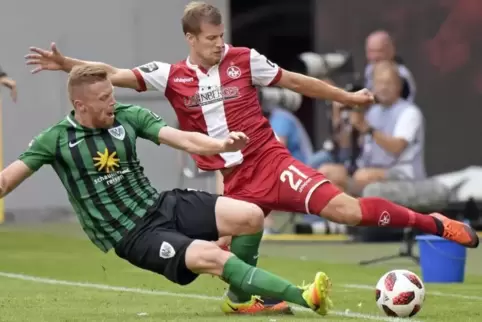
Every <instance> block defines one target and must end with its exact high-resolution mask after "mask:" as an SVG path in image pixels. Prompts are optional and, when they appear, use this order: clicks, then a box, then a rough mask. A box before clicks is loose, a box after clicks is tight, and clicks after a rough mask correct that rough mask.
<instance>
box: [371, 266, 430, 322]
mask: <svg viewBox="0 0 482 322" xmlns="http://www.w3.org/2000/svg"><path fill="white" fill-rule="evenodd" d="M424 300H425V287H424V285H423V283H422V281H421V280H420V278H419V277H418V276H417V275H416V274H415V273H412V272H410V271H407V270H402V269H397V270H393V271H390V272H388V273H386V274H385V275H383V276H382V278H380V280H379V281H378V283H377V286H376V301H377V305H378V307H379V308H380V310H382V311H383V312H384V313H385V314H386V315H388V316H398V317H411V316H414V315H415V314H417V313H418V312H419V311H420V309H421V308H422V305H423V302H424Z"/></svg>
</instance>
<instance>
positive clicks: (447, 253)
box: [416, 235, 467, 283]
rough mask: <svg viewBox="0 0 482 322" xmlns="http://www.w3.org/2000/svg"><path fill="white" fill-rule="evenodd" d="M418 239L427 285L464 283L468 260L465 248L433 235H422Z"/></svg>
mask: <svg viewBox="0 0 482 322" xmlns="http://www.w3.org/2000/svg"><path fill="white" fill-rule="evenodd" d="M416 239H417V241H418V248H419V254H420V268H421V270H422V279H423V281H424V282H425V283H462V282H463V281H464V275H465V262H466V259H467V249H466V248H465V247H464V246H461V245H459V244H457V243H454V242H452V241H449V240H446V239H443V238H441V237H438V236H433V235H421V236H417V237H416Z"/></svg>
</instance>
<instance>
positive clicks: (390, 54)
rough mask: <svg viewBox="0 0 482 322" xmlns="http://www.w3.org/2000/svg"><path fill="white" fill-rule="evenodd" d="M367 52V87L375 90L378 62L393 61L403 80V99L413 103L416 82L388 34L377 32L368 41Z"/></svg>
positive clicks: (381, 31)
mask: <svg viewBox="0 0 482 322" xmlns="http://www.w3.org/2000/svg"><path fill="white" fill-rule="evenodd" d="M365 52H366V58H367V61H368V65H367V66H366V68H365V87H366V88H368V89H370V90H373V66H374V64H376V63H377V62H380V61H384V60H391V61H393V62H395V63H396V64H397V67H398V72H399V74H400V77H401V78H402V87H401V95H400V96H401V97H402V98H404V99H406V100H407V101H411V102H413V101H414V99H415V94H416V86H415V80H414V78H413V76H412V73H411V72H410V70H409V69H408V68H407V67H406V66H405V65H404V64H403V61H402V59H401V58H400V57H399V56H397V54H396V48H395V44H394V43H393V39H392V38H391V37H390V35H389V34H388V32H386V31H384V30H377V31H374V32H372V33H371V34H370V35H369V36H368V37H367V39H366V43H365Z"/></svg>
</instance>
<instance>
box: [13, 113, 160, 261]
mask: <svg viewBox="0 0 482 322" xmlns="http://www.w3.org/2000/svg"><path fill="white" fill-rule="evenodd" d="M164 126H166V123H165V122H164V120H163V119H162V118H160V117H159V116H157V115H156V114H154V113H153V112H151V111H149V110H148V109H145V108H142V107H140V106H135V105H124V104H117V105H116V108H115V123H114V125H113V126H112V127H111V128H110V129H91V128H86V127H83V126H82V125H80V124H79V123H78V122H77V121H76V120H75V118H74V114H73V112H71V113H70V114H69V115H68V116H67V117H66V118H65V119H64V120H62V121H60V122H59V123H57V124H56V125H54V126H53V127H51V128H49V129H47V130H45V131H43V132H42V133H41V134H40V135H38V136H37V137H36V138H35V139H34V140H32V142H31V144H30V146H29V148H28V150H27V151H25V152H24V153H23V154H22V155H21V156H20V157H19V159H20V160H22V161H23V162H24V163H25V164H26V165H27V166H28V167H29V168H30V169H32V170H33V171H37V170H38V169H39V168H40V167H41V166H42V165H44V164H50V165H52V167H53V169H54V170H55V172H56V173H57V175H58V176H59V178H60V180H61V181H62V184H63V185H64V187H65V189H66V190H67V193H68V196H69V200H70V203H71V204H72V207H73V208H74V210H75V212H76V213H77V216H78V218H79V221H80V223H81V225H82V227H83V229H84V231H85V233H86V234H87V235H88V236H89V238H90V240H91V241H92V242H93V243H94V244H95V245H96V246H97V247H99V248H100V249H102V250H103V251H104V252H107V251H108V250H109V249H110V248H112V247H114V246H115V245H116V244H117V242H118V241H119V240H120V239H121V238H122V237H123V236H124V235H125V234H126V233H127V232H128V231H129V230H131V229H132V228H134V227H135V225H136V221H137V219H139V218H140V217H143V216H144V215H145V214H146V212H147V210H148V208H149V207H150V206H152V205H153V204H154V202H155V201H156V199H157V198H158V197H159V194H158V192H157V191H156V189H154V188H153V187H152V185H151V183H150V182H149V179H147V177H146V176H145V174H144V169H143V167H142V166H141V165H140V162H139V159H138V157H137V153H136V139H137V138H138V137H140V138H144V139H147V140H150V141H152V142H154V143H156V144H159V138H158V134H159V130H160V129H161V128H162V127H164Z"/></svg>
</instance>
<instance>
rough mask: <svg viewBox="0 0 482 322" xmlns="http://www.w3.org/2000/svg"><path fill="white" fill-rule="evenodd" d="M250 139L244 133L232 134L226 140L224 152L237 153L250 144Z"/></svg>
mask: <svg viewBox="0 0 482 322" xmlns="http://www.w3.org/2000/svg"><path fill="white" fill-rule="evenodd" d="M248 141H249V138H248V137H247V136H246V134H244V133H243V132H231V133H229V136H228V138H227V139H226V140H224V144H223V150H224V152H236V151H239V150H241V149H242V148H244V147H245V146H246V144H248Z"/></svg>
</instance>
